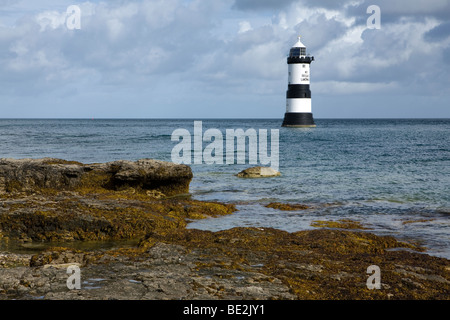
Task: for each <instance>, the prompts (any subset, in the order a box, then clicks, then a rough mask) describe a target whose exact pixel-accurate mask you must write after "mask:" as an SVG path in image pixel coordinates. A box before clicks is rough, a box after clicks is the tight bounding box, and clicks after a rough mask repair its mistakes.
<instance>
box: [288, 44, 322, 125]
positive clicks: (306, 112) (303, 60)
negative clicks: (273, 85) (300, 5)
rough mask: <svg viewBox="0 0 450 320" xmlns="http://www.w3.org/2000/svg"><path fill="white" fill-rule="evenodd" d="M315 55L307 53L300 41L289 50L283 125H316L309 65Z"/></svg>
mask: <svg viewBox="0 0 450 320" xmlns="http://www.w3.org/2000/svg"><path fill="white" fill-rule="evenodd" d="M312 61H314V57H311V56H309V55H306V47H305V45H304V44H303V43H302V42H301V41H300V37H298V41H297V43H296V44H294V46H293V47H292V48H291V50H290V51H289V56H288V58H287V64H288V90H287V92H286V113H285V114H284V120H283V124H282V126H283V127H297V128H302V127H315V126H316V125H315V124H314V119H313V115H312V111H311V90H310V89H309V65H310V64H311V62H312Z"/></svg>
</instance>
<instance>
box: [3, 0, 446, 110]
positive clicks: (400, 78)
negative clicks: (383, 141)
mask: <svg viewBox="0 0 450 320" xmlns="http://www.w3.org/2000/svg"><path fill="white" fill-rule="evenodd" d="M72 5H75V6H78V8H80V15H79V18H80V20H79V21H80V25H79V28H73V26H74V24H73V23H74V22H75V21H76V20H74V16H73V14H74V13H73V12H72V11H71V12H69V13H67V8H68V7H69V6H72ZM371 5H377V6H378V7H379V8H380V20H379V22H380V25H379V28H378V29H374V28H371V27H370V23H369V24H368V20H370V21H373V19H372V18H373V17H374V16H372V15H373V13H374V12H373V11H370V12H369V13H368V12H367V8H368V7H369V6H371ZM371 17H372V18H371ZM298 35H301V39H302V42H303V43H304V44H305V45H306V47H307V52H308V53H309V54H311V55H312V56H314V58H315V60H314V61H313V62H312V64H311V70H310V74H311V85H310V89H311V92H312V111H313V115H314V118H317V119H319V118H450V0H427V1H423V0H408V1H407V0H404V1H399V0H367V1H366V0H295V1H294V0H214V1H213V0H141V1H138V0H131V1H119V0H117V1H116V0H112V1H95V0H92V1H75V0H42V1H33V0H0V118H198V119H205V118H280V119H282V118H283V116H284V112H285V111H286V110H285V108H286V107H285V105H286V90H287V64H286V56H287V54H288V52H289V49H290V48H291V46H293V45H294V44H295V43H296V41H297V36H298Z"/></svg>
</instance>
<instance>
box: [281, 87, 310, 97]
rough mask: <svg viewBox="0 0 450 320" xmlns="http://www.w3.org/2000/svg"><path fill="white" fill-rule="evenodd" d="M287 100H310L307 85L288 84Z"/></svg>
mask: <svg viewBox="0 0 450 320" xmlns="http://www.w3.org/2000/svg"><path fill="white" fill-rule="evenodd" d="M286 98H287V99H294V98H311V90H309V84H290V85H288V90H287V91H286Z"/></svg>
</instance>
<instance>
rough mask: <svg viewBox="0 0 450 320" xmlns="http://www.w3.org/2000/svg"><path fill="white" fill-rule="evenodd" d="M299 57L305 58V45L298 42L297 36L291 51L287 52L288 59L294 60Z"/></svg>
mask: <svg viewBox="0 0 450 320" xmlns="http://www.w3.org/2000/svg"><path fill="white" fill-rule="evenodd" d="M300 56H303V57H304V56H306V47H305V45H304V44H303V43H302V42H301V41H300V36H298V40H297V42H296V43H295V44H294V45H293V46H292V48H291V50H290V51H289V57H290V58H295V57H300Z"/></svg>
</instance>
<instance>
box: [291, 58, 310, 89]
mask: <svg viewBox="0 0 450 320" xmlns="http://www.w3.org/2000/svg"><path fill="white" fill-rule="evenodd" d="M288 69H289V70H288V71H289V76H288V84H309V64H307V63H301V64H300V63H292V64H289V67H288Z"/></svg>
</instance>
